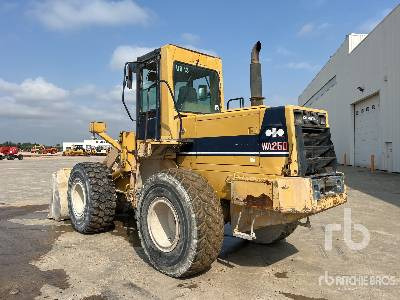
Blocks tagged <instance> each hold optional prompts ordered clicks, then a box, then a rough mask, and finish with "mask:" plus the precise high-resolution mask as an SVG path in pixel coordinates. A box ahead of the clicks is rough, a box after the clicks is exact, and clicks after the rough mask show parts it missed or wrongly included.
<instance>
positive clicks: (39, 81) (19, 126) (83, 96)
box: [0, 77, 135, 144]
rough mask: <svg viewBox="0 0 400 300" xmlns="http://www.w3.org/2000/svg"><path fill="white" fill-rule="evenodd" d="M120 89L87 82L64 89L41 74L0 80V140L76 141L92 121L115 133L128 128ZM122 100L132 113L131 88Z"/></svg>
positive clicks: (133, 108)
mask: <svg viewBox="0 0 400 300" xmlns="http://www.w3.org/2000/svg"><path fill="white" fill-rule="evenodd" d="M28 92H29V93H28ZM121 92H122V88H121V86H120V85H115V86H113V87H111V88H109V89H104V88H99V87H96V86H95V85H92V84H88V85H85V86H82V87H79V88H76V89H73V90H68V89H65V88H62V87H59V86H57V85H55V84H53V83H51V82H48V81H47V80H46V79H44V78H43V77H37V78H35V79H31V78H27V79H25V80H23V81H22V82H21V83H16V82H10V81H6V80H4V79H0V105H1V109H0V128H2V130H1V131H0V142H2V141H5V140H13V141H34V140H35V141H42V142H43V143H49V144H55V143H58V142H61V141H62V140H66V139H73V140H80V139H82V138H83V137H88V136H89V133H88V131H87V126H88V124H89V122H90V121H93V120H98V121H105V122H107V123H109V128H110V133H111V134H112V135H114V136H117V135H118V132H119V131H120V130H123V129H129V128H131V127H132V125H131V124H132V123H131V122H129V121H128V118H127V116H126V112H125V110H124V109H123V107H122V104H121V100H120V99H121ZM126 100H127V105H128V107H129V108H130V110H131V112H132V114H134V113H135V93H134V91H130V90H129V91H127V93H126ZM44 128H45V129H44Z"/></svg>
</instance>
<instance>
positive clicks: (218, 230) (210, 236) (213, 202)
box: [136, 169, 224, 278]
mask: <svg viewBox="0 0 400 300" xmlns="http://www.w3.org/2000/svg"><path fill="white" fill-rule="evenodd" d="M136 220H137V227H138V231H139V237H140V240H141V243H142V247H143V249H144V251H145V253H146V255H147V257H148V259H149V261H150V263H151V264H152V265H153V267H154V268H155V269H157V270H159V271H160V272H162V273H164V274H167V275H169V276H172V277H176V278H179V277H186V276H190V275H193V274H196V273H199V272H202V271H204V270H206V269H208V268H209V267H210V266H211V264H212V263H213V262H214V261H215V260H216V258H217V256H218V254H219V252H220V251H221V247H222V240H223V235H224V232H223V230H224V220H223V214H222V209H221V203H220V201H219V199H218V198H217V196H216V194H215V193H214V190H213V189H212V187H211V186H210V185H209V184H208V183H207V181H206V180H205V179H204V178H203V177H201V176H200V175H198V174H196V173H194V172H191V171H188V170H184V169H169V170H165V171H161V172H159V173H157V174H155V175H153V176H151V177H150V178H149V179H148V180H147V181H146V182H145V184H144V185H143V188H142V190H141V192H140V196H139V200H138V205H137V210H136Z"/></svg>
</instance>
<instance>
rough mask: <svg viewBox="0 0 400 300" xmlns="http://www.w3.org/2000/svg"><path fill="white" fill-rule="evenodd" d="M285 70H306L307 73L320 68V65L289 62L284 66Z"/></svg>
mask: <svg viewBox="0 0 400 300" xmlns="http://www.w3.org/2000/svg"><path fill="white" fill-rule="evenodd" d="M285 67H286V68H289V69H293V70H307V71H316V70H318V69H320V68H321V66H320V65H313V64H310V63H308V62H305V61H302V62H289V63H287V64H286V65H285Z"/></svg>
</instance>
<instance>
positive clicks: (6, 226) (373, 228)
mask: <svg viewBox="0 0 400 300" xmlns="http://www.w3.org/2000/svg"><path fill="white" fill-rule="evenodd" d="M100 159H101V158H87V157H85V158H76V157H75V158H73V157H46V158H27V159H24V160H23V161H1V162H0V168H1V172H0V299H4V298H7V299H32V298H35V297H37V298H38V299H85V298H86V299H143V298H160V299H172V298H194V299H197V298H199V299H200V298H201V299H204V298H226V299H233V298H235V299H236V298H239V299H249V298H261V299H269V298H278V299H300V300H307V299H360V298H361V299H378V298H379V299H399V298H400V291H399V285H400V274H399V263H398V257H399V256H400V250H399V248H400V247H399V246H400V222H399V219H400V175H398V174H387V173H383V172H375V173H370V172H368V170H366V169H361V168H353V167H342V171H344V172H345V174H346V183H347V185H348V194H349V201H348V203H347V204H345V205H343V206H340V207H337V208H334V209H331V210H328V211H326V212H324V213H321V214H319V215H316V216H313V217H312V218H311V224H312V228H311V229H308V228H303V227H301V228H298V229H296V231H295V232H294V233H293V234H292V235H291V236H290V237H288V238H287V239H286V241H282V242H279V243H277V244H275V245H273V246H261V245H255V244H252V243H249V242H246V241H243V240H239V239H236V238H233V237H231V236H229V230H228V228H227V231H226V233H227V234H226V237H225V240H224V246H223V249H222V252H221V254H220V256H219V258H218V260H217V261H216V262H215V263H214V264H213V265H212V268H211V269H210V270H209V271H207V272H205V273H203V274H200V275H198V276H194V277H191V278H188V279H181V280H179V279H173V278H169V277H167V276H165V275H162V274H160V273H158V272H156V271H155V270H154V269H153V268H152V267H151V266H149V265H148V263H147V261H146V258H145V257H144V253H143V251H142V249H141V247H140V244H139V242H138V238H137V234H136V229H135V226H134V224H133V222H132V216H129V215H125V216H118V218H117V220H116V221H115V229H114V230H113V231H111V232H107V233H102V234H96V235H81V234H79V233H77V232H74V231H73V230H72V228H71V225H70V224H69V222H68V221H66V222H55V221H52V220H48V219H47V218H46V216H47V205H48V202H49V199H50V197H51V191H50V177H51V173H52V172H54V171H56V170H57V169H59V168H62V167H70V166H72V165H74V164H75V163H76V162H78V161H87V160H91V161H98V160H100ZM347 208H351V220H352V222H353V223H354V224H353V225H354V226H357V224H361V225H362V226H364V227H365V228H366V230H367V232H368V233H369V236H370V240H369V243H368V245H367V246H366V247H365V248H363V249H361V250H351V249H350V248H349V246H348V244H349V243H348V242H347V243H346V240H345V238H344V231H335V232H334V233H333V242H332V249H331V250H329V249H328V250H327V249H326V247H325V246H324V242H325V238H324V237H325V229H324V228H325V226H326V225H328V224H332V223H337V224H341V226H342V228H344V226H343V223H344V212H345V209H347ZM355 229H357V227H354V228H353V230H352V231H351V233H352V240H353V241H354V242H360V241H362V240H363V235H362V234H361V232H360V231H357V230H355Z"/></svg>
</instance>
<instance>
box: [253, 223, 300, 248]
mask: <svg viewBox="0 0 400 300" xmlns="http://www.w3.org/2000/svg"><path fill="white" fill-rule="evenodd" d="M296 227H297V224H296V223H288V224H279V225H272V226H268V227H264V228H259V229H256V230H254V233H255V234H256V239H255V240H254V241H253V242H254V243H256V244H265V245H267V244H272V243H276V242H278V241H280V240H283V239H285V238H286V237H288V236H289V235H291V234H292V233H293V231H294V230H295V229H296Z"/></svg>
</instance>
